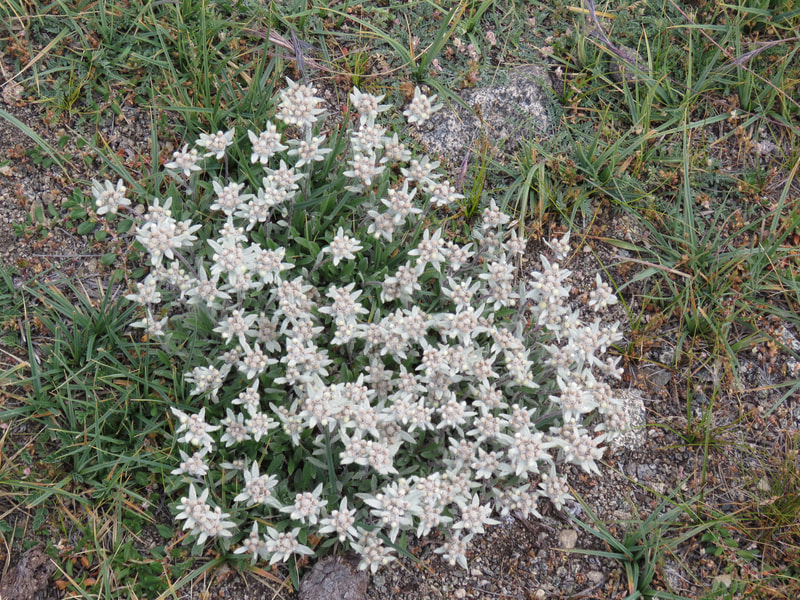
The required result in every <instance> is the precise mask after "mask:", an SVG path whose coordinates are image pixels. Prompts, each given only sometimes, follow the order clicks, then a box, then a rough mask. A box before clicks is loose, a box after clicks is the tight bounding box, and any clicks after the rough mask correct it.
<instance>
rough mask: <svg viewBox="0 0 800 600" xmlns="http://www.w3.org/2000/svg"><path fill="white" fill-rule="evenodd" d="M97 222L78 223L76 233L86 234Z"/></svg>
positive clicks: (92, 229)
mask: <svg viewBox="0 0 800 600" xmlns="http://www.w3.org/2000/svg"><path fill="white" fill-rule="evenodd" d="M96 225H97V223H95V222H94V221H84V222H83V223H81V224H80V225H78V235H88V234H90V233H91V232H92V231H94V228H95V226H96Z"/></svg>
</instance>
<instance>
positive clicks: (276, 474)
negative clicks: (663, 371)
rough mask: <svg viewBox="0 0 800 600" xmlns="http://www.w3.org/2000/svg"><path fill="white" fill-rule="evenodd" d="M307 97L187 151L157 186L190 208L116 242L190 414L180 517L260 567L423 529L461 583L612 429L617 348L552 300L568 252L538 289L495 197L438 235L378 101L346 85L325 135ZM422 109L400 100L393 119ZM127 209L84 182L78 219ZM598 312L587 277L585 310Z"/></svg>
mask: <svg viewBox="0 0 800 600" xmlns="http://www.w3.org/2000/svg"><path fill="white" fill-rule="evenodd" d="M315 94H316V90H315V89H314V87H313V86H311V85H307V84H298V83H295V82H292V81H288V87H287V88H286V89H285V90H284V91H283V92H281V94H280V95H279V97H278V106H277V110H276V121H275V122H273V123H267V124H262V127H263V129H262V130H260V131H247V135H246V137H245V136H243V135H242V132H235V131H233V130H231V131H225V132H223V131H220V132H217V133H214V134H209V135H206V134H204V135H202V136H201V137H200V139H199V140H198V141H197V142H196V143H195V144H194V145H192V146H190V145H189V144H187V145H185V146H183V148H182V149H181V150H179V151H177V152H175V154H174V156H173V158H172V160H171V161H169V162H168V163H167V164H166V165H165V169H166V170H167V171H168V172H170V173H171V174H172V175H173V176H174V178H175V180H176V181H177V182H178V184H180V185H182V186H184V188H185V192H183V193H179V192H178V191H177V188H175V187H173V192H174V195H173V196H172V197H169V198H166V199H165V200H161V199H155V200H153V201H152V202H151V203H150V204H149V206H148V207H147V208H146V211H144V214H143V215H142V216H141V218H140V219H139V221H138V224H137V225H136V228H135V236H136V242H137V244H138V245H139V246H140V247H141V248H142V249H143V250H144V251H145V252H146V254H147V256H148V258H149V265H150V272H149V274H147V276H146V277H145V278H144V279H142V280H140V281H139V282H138V284H137V285H136V290H135V291H134V292H132V293H131V294H130V295H129V296H128V298H129V299H130V300H131V301H133V302H136V303H139V304H141V305H142V307H143V311H142V318H141V319H140V320H139V321H137V322H136V323H133V326H134V327H138V328H143V329H144V330H145V331H146V333H147V335H148V336H149V338H150V339H152V340H156V341H158V343H160V344H161V346H162V348H163V349H164V351H165V352H167V353H168V354H169V355H171V356H172V357H174V360H175V361H176V362H177V363H178V364H180V365H181V367H182V368H184V369H185V376H184V380H185V382H186V384H187V386H188V388H189V391H188V395H189V396H191V397H192V398H193V402H192V404H191V405H185V406H180V407H174V408H172V416H174V417H175V437H176V439H177V442H178V443H179V444H181V445H182V447H183V448H182V449H181V450H180V457H181V461H180V465H179V466H178V467H177V468H176V469H175V470H174V471H173V475H174V476H175V478H176V479H175V481H176V488H179V489H183V490H185V495H184V496H183V497H182V498H181V500H180V502H179V503H178V504H177V507H176V518H177V519H178V520H179V521H182V522H183V528H184V529H185V530H187V531H188V532H189V534H190V537H189V539H190V540H192V541H193V542H194V544H195V547H196V548H197V549H198V550H199V549H202V546H203V545H204V544H205V543H207V542H210V541H214V542H216V543H218V544H219V545H220V547H221V548H222V549H223V550H227V549H232V550H233V552H234V553H236V554H247V555H249V557H250V559H251V560H252V561H253V562H256V561H258V560H264V561H268V562H269V563H270V564H274V563H279V562H284V561H288V560H289V559H291V558H292V557H296V556H298V555H311V554H313V553H315V552H317V551H325V549H327V548H329V547H331V546H337V545H343V546H345V547H350V548H352V549H353V550H355V551H356V552H358V553H359V554H360V555H361V558H362V560H361V564H360V567H361V568H363V569H370V570H371V571H373V572H374V571H376V570H377V569H378V568H380V567H381V566H383V565H385V564H386V563H388V562H389V561H391V560H392V559H393V558H394V556H395V551H396V549H397V548H398V547H402V545H403V544H404V543H405V536H406V535H407V534H415V535H417V536H425V535H427V534H428V533H430V532H431V531H433V530H434V529H441V530H444V531H445V532H446V541H445V543H444V544H443V545H442V546H441V547H439V548H438V549H437V550H436V552H437V553H440V554H441V555H442V556H443V558H444V559H446V560H448V561H450V562H451V563H453V564H459V565H461V566H462V567H465V568H466V567H467V555H466V554H467V547H468V544H469V542H470V540H471V539H472V537H473V536H474V535H475V534H476V533H481V532H483V531H484V529H485V527H486V526H488V525H492V524H495V523H497V522H498V521H497V519H496V517H497V516H498V515H499V516H505V515H508V514H509V513H511V512H516V513H519V514H521V515H526V516H527V515H537V514H538V512H537V505H538V502H539V500H540V499H546V500H549V501H551V502H552V503H553V504H554V505H555V506H556V507H557V508H562V507H563V506H564V505H565V503H566V502H568V501H569V499H570V495H569V488H568V485H567V482H566V480H565V478H564V475H563V474H562V473H563V471H562V470H561V467H562V466H563V465H565V464H569V463H571V464H576V465H579V466H580V467H581V468H583V469H584V470H585V471H587V472H594V473H598V472H599V471H598V469H597V465H596V461H597V460H598V459H599V458H600V457H601V455H602V453H603V444H604V443H605V442H607V441H608V440H609V439H611V437H613V436H614V435H616V433H617V432H619V431H620V430H623V429H625V426H626V424H625V419H624V414H623V413H622V412H621V410H620V404H619V402H618V401H617V400H616V399H615V398H614V395H613V393H612V390H611V388H610V387H609V385H608V384H607V383H606V382H605V380H604V379H605V376H608V375H611V376H618V371H617V367H616V362H615V361H613V360H610V359H606V360H604V358H603V356H604V353H605V351H606V349H607V348H608V346H609V344H611V343H612V342H614V341H615V340H617V339H618V338H619V333H618V332H617V331H616V329H615V327H607V326H604V325H602V324H601V322H600V321H599V320H594V321H593V322H591V323H587V322H585V321H584V320H583V317H582V314H581V312H580V310H578V309H576V308H573V307H571V306H570V304H569V292H568V290H569V285H568V278H569V275H570V272H569V271H568V270H566V269H564V268H562V267H561V266H560V264H559V262H558V261H562V260H564V258H565V257H566V255H567V254H568V253H569V251H570V246H569V235H567V236H565V237H564V238H563V239H560V240H554V241H552V242H551V243H550V247H551V249H552V250H553V256H551V257H550V258H548V257H545V256H542V258H541V270H539V271H536V272H534V273H520V272H519V263H520V261H519V259H520V257H521V256H522V254H523V253H524V251H525V242H524V240H522V239H520V238H519V237H517V234H516V233H515V231H514V230H513V228H512V227H511V225H512V223H511V222H510V219H509V217H508V216H506V215H505V214H503V213H502V212H501V211H500V210H499V209H498V207H497V206H496V205H495V203H494V202H493V201H491V202H489V205H488V207H487V208H486V209H485V210H484V212H483V220H482V223H481V224H480V225H479V226H476V227H475V228H474V229H473V231H472V237H471V239H468V240H466V239H457V238H455V237H454V236H453V235H452V234H448V232H446V231H445V230H444V228H443V227H441V226H439V227H437V226H436V225H433V223H436V222H437V214H438V213H436V212H434V211H435V210H440V209H441V210H446V208H447V207H448V206H449V205H451V204H452V203H453V202H454V201H456V200H458V199H459V198H460V195H459V194H458V193H457V192H456V191H455V189H454V188H453V186H452V185H450V183H449V182H447V181H446V180H445V179H444V177H443V176H442V175H441V174H440V173H438V172H437V171H436V168H437V167H438V163H437V162H435V161H432V160H430V159H429V158H428V157H425V156H423V157H420V158H412V157H411V153H410V152H409V150H408V149H407V148H406V147H405V145H404V144H402V143H401V142H400V141H399V139H398V135H397V134H395V133H389V132H387V130H386V128H385V127H383V126H381V125H380V124H379V123H378V117H379V115H380V113H382V112H384V111H386V110H388V108H389V107H388V106H386V105H382V104H381V101H382V100H383V96H374V95H372V94H367V93H364V92H361V91H359V90H354V91H353V93H352V95H351V97H350V98H351V102H352V108H353V110H354V112H355V114H353V115H351V116H350V118H349V120H346V123H345V124H344V125H343V126H342V128H341V129H339V130H338V131H337V130H326V129H325V126H324V121H323V120H322V119H321V117H322V110H321V109H320V108H319V105H320V99H319V98H317V97H316V95H315ZM436 108H438V105H434V104H433V103H432V100H431V99H429V98H425V97H424V95H423V94H422V93H421V92H419V90H417V93H416V94H415V96H414V101H413V102H412V104H411V106H410V107H409V108H408V109H407V110H406V111H405V113H404V114H405V115H406V117H407V119H408V121H409V122H411V123H418V122H421V121H423V120H424V119H426V118H428V117H429V116H430V113H431V111H433V110H436ZM243 137H245V139H246V140H247V141H243V140H242V138H243ZM231 166H233V168H231ZM124 192H125V188H124V186H122V185H121V184H118V185H116V186H114V185H112V184H111V183H108V182H106V183H104V184H99V183H98V184H96V185H95V186H94V188H93V193H94V196H95V200H96V205H97V213H99V214H102V213H104V212H108V213H114V212H116V211H117V210H130V202H129V201H127V199H125V198H124ZM132 212H133V211H132ZM614 301H615V297H614V296H613V294H611V293H610V290H609V289H608V288H607V287H606V285H605V284H604V283H603V282H602V281H601V280H600V279H599V278H598V285H597V290H595V291H594V292H593V293H592V296H591V305H592V308H594V309H595V310H599V309H602V308H604V307H605V306H607V305H609V304H611V303H613V302H614ZM184 365H185V367H184ZM592 413H596V414H597V415H599V418H595V419H594V420H592Z"/></svg>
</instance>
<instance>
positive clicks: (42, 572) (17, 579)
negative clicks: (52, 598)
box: [0, 544, 56, 600]
mask: <svg viewBox="0 0 800 600" xmlns="http://www.w3.org/2000/svg"><path fill="white" fill-rule="evenodd" d="M55 570H56V567H55V565H54V564H53V561H52V560H50V557H49V556H47V554H45V552H44V544H39V545H38V546H34V547H33V548H31V549H30V550H28V551H27V552H26V553H25V554H23V555H22V556H21V557H20V559H19V562H18V563H17V566H16V567H14V568H13V569H10V570H8V571H7V572H6V573H5V575H3V576H2V579H0V598H2V600H32V598H34V597H35V596H36V595H38V594H39V593H41V592H42V591H44V590H45V589H47V584H48V582H49V581H50V576H51V575H52V574H53V571H55Z"/></svg>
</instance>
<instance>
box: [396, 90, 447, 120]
mask: <svg viewBox="0 0 800 600" xmlns="http://www.w3.org/2000/svg"><path fill="white" fill-rule="evenodd" d="M435 101H436V95H435V94H434V95H433V96H426V95H425V94H423V93H422V90H420V89H419V87H415V88H414V98H412V99H411V104H409V106H408V108H407V109H406V110H404V111H403V114H404V115H405V116H406V119H407V120H408V123H409V124H411V125H413V124H417V125H422V124H423V123H424V122H425V121H427V120H428V119H430V118H431V115H433V113H435V112H436V111H437V110H439V109H440V108H442V106H443V104H441V103H439V104H434V102H435Z"/></svg>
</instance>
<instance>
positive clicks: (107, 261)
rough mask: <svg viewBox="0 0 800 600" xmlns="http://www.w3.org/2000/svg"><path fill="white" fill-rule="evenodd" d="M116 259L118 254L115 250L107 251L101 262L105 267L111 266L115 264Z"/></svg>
mask: <svg viewBox="0 0 800 600" xmlns="http://www.w3.org/2000/svg"><path fill="white" fill-rule="evenodd" d="M115 260H117V255H116V253H115V252H106V253H105V254H103V257H102V258H101V259H100V264H101V265H103V266H104V267H110V266H111V265H113V264H114V261H115Z"/></svg>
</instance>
